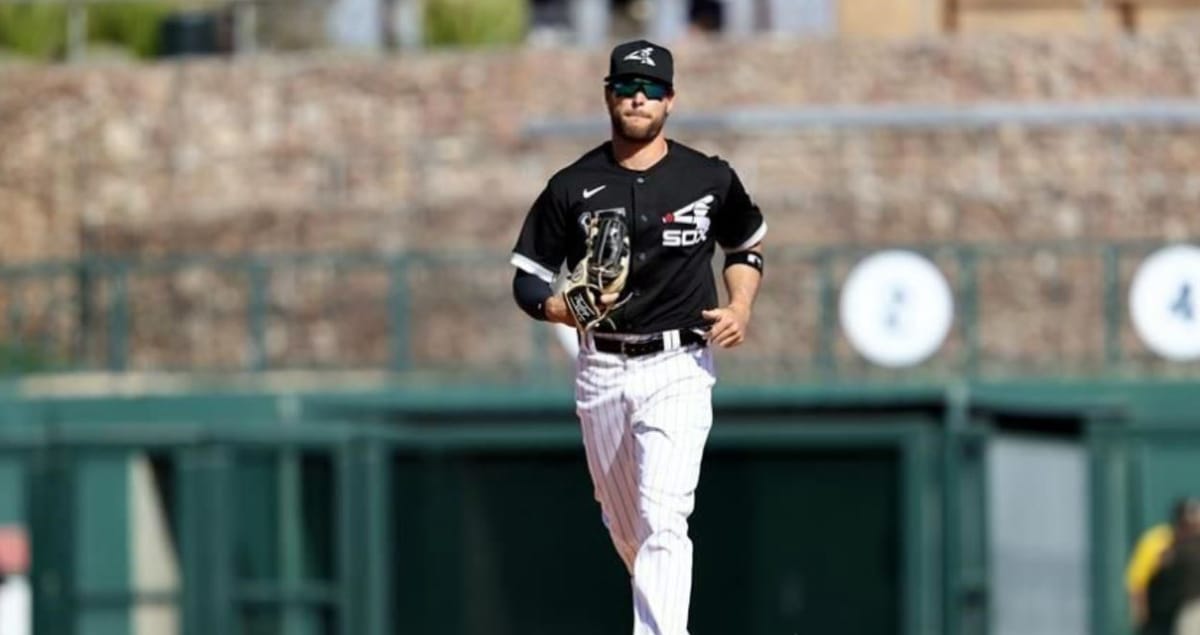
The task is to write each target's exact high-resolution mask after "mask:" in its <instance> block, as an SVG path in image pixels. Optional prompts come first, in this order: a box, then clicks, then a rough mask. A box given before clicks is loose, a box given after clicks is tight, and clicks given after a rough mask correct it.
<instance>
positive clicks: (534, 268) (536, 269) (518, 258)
mask: <svg viewBox="0 0 1200 635" xmlns="http://www.w3.org/2000/svg"><path fill="white" fill-rule="evenodd" d="M509 262H510V263H512V266H514V267H516V268H517V269H520V270H521V271H524V272H525V273H528V274H532V275H535V276H537V277H539V278H541V279H542V281H544V282H545V283H546V284H554V272H553V271H550V270H549V269H547V268H545V267H543V266H542V265H539V264H538V263H537V262H536V261H534V260H533V259H532V258H530V257H528V256H522V255H521V254H518V253H515V252H514V253H513V255H512V258H510V259H509Z"/></svg>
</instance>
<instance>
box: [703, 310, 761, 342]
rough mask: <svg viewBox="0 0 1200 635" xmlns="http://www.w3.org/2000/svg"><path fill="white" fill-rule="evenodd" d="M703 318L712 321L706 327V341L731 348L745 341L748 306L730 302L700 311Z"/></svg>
mask: <svg viewBox="0 0 1200 635" xmlns="http://www.w3.org/2000/svg"><path fill="white" fill-rule="evenodd" d="M701 314H702V315H703V316H704V319H706V320H709V321H711V322H712V326H710V327H709V329H708V341H709V342H711V343H713V344H716V345H717V346H720V347H721V348H733V347H734V346H737V345H738V344H741V343H742V342H744V341H746V325H747V324H748V323H749V322H750V308H749V307H746V306H742V305H740V304H730V305H729V306H723V307H719V308H716V309H708V310H706V311H702V312H701Z"/></svg>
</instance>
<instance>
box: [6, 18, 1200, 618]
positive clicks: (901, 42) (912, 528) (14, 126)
mask: <svg viewBox="0 0 1200 635" xmlns="http://www.w3.org/2000/svg"><path fill="white" fill-rule="evenodd" d="M549 4H551V3H536V4H535V5H534V6H533V7H531V13H530V14H529V15H531V16H532V17H531V18H530V19H531V20H533V21H534V24H535V26H537V28H534V29H532V30H531V31H529V32H528V36H527V37H524V36H523V37H524V39H525V42H524V44H523V45H520V46H516V45H505V46H493V47H488V48H483V49H478V48H475V49H470V50H461V49H456V48H439V49H437V50H419V49H414V48H411V44H412V43H411V42H408V43H407V44H406V42H405V39H404V38H405V37H408V38H412V37H413V35H412V34H411V33H409V34H408V35H407V36H406V35H404V33H406V32H405V31H404V29H399V30H398V31H397V32H396V33H393V34H392V36H393V39H395V41H390V40H389V39H388V38H387V37H381V38H380V39H379V42H376V43H375V44H373V45H372V44H370V43H368V45H367V48H368V49H371V48H372V46H377V47H379V48H384V49H389V48H393V49H395V50H388V51H381V50H371V51H368V52H367V53H366V54H364V53H363V52H361V51H360V52H357V53H349V52H347V50H346V48H347V47H350V46H351V44H353V42H350V43H347V42H342V43H341V44H340V45H339V46H340V47H341V48H338V49H336V50H335V49H334V48H333V45H332V44H329V43H326V44H327V45H328V48H321V49H320V50H315V51H314V50H307V51H292V52H287V50H288V49H289V48H293V47H292V46H291V44H290V42H292V40H288V39H287V38H286V37H284V36H281V35H278V34H274V35H272V30H271V25H272V24H273V22H272V21H271V20H270V18H271V17H272V15H281V14H272V12H271V11H272V10H271V9H270V7H271V6H272V5H270V4H265V5H262V6H263V7H264V8H263V14H262V15H259V16H258V20H259V27H258V28H259V29H260V33H259V35H260V36H261V37H262V38H263V41H261V42H258V43H255V44H254V46H253V47H252V48H255V49H258V52H257V53H256V54H253V55H249V54H243V55H238V56H235V57H232V58H230V57H225V56H221V57H216V58H214V57H207V56H188V57H180V58H172V59H162V60H158V61H155V62H153V63H148V62H137V61H133V60H130V59H119V60H118V61H114V60H113V59H112V57H113V54H112V51H110V50H107V49H105V50H104V52H103V57H101V56H99V55H95V54H94V53H95V51H94V50H93V48H89V47H88V46H85V47H83V48H74V49H73V48H71V47H70V46H67V45H66V44H62V45H61V46H62V47H65V48H61V49H59V50H58V53H57V54H59V55H62V56H65V57H67V58H70V59H71V60H73V61H74V63H71V64H60V63H53V64H44V63H40V62H39V63H32V62H29V61H27V60H26V59H24V58H12V57H6V58H5V60H6V61H5V62H4V63H3V64H2V65H0V147H2V148H3V152H2V153H0V219H2V223H0V232H2V236H0V238H2V242H0V244H2V246H0V316H3V319H0V364H2V365H3V368H4V369H5V371H6V373H7V379H6V380H5V382H4V384H3V388H2V389H0V449H2V451H3V455H2V456H0V521H4V522H5V523H7V524H9V525H11V526H15V527H19V528H21V530H22V531H24V532H25V534H26V535H27V536H28V537H29V540H30V541H31V542H32V552H33V553H32V555H33V557H32V567H31V569H30V570H29V572H28V578H29V581H30V585H31V587H32V590H33V601H34V603H33V609H34V611H33V612H34V619H35V623H36V624H37V628H38V631H37V632H38V633H39V634H42V633H49V634H59V633H64V634H65V633H88V634H91V633H96V634H105V635H107V634H110V633H111V634H118V633H121V634H123V633H152V634H158V633H164V634H170V633H176V632H181V633H189V634H191V633H196V634H199V633H205V634H207V633H245V634H252V633H264V634H265V633H287V634H292V633H305V634H307V633H355V634H357V633H364V634H371V635H374V634H376V633H392V632H402V633H430V634H439V635H440V634H443V633H446V634H451V633H464V634H475V633H479V634H487V635H493V634H496V635H499V634H503V633H551V632H553V633H561V632H570V633H581V634H582V633H612V632H621V630H622V629H624V628H625V627H626V626H627V624H628V621H629V616H628V614H627V611H626V597H625V596H626V595H627V592H628V591H627V581H625V580H622V579H621V575H620V569H619V567H617V566H616V561H615V559H614V558H612V557H611V554H610V553H609V549H608V546H607V544H606V540H607V539H606V538H605V536H604V534H603V531H602V529H601V527H600V525H599V523H598V522H597V515H596V510H595V506H594V503H593V502H592V501H591V497H590V492H589V487H588V483H587V478H586V470H585V469H584V464H583V457H582V451H581V449H580V446H579V442H578V433H577V428H576V427H575V426H576V424H575V422H574V418H573V413H572V405H571V402H570V394H571V393H570V383H569V376H570V372H569V369H570V361H569V358H568V356H567V354H566V353H565V352H564V351H563V350H562V348H561V347H560V346H559V345H558V343H557V341H556V337H555V335H554V333H553V332H552V331H551V330H550V329H547V328H545V326H544V325H540V324H531V323H530V322H529V321H528V320H527V319H526V318H524V316H522V315H521V314H520V313H519V312H518V311H517V310H516V309H515V307H513V306H512V304H511V301H510V300H509V298H508V294H509V292H508V289H509V284H508V280H509V276H510V274H511V271H510V269H509V267H508V266H507V265H506V264H505V263H506V260H507V258H506V256H507V253H506V252H507V250H508V248H509V247H511V241H512V239H513V236H515V232H516V229H517V227H518V223H519V222H520V219H521V217H522V216H523V214H524V212H525V210H526V209H527V207H528V205H529V202H530V201H531V200H532V199H533V197H534V196H536V193H537V192H538V191H539V189H540V188H541V186H542V185H543V184H544V181H545V179H546V178H547V177H548V176H549V174H550V173H552V171H553V170H554V169H556V168H557V167H558V166H561V165H562V164H564V163H565V162H566V161H568V160H570V159H571V158H573V157H574V156H576V155H578V154H579V153H580V152H581V151H582V150H583V149H585V148H587V147H590V146H591V145H592V144H594V143H596V142H597V140H598V139H599V138H602V137H603V136H604V135H605V133H606V128H605V125H604V121H603V117H602V116H601V114H600V113H599V112H598V104H599V100H598V98H599V96H600V91H599V78H600V76H601V74H602V69H603V64H604V61H605V54H606V52H607V45H606V43H605V42H607V41H608V40H604V41H603V42H596V43H591V44H587V45H584V46H567V45H565V44H564V41H567V40H569V39H570V37H571V36H570V35H569V34H570V33H573V32H572V31H570V30H569V29H568V30H567V31H563V28H562V27H561V26H559V27H554V26H553V25H552V27H546V25H544V24H542V25H538V22H537V21H538V20H539V19H545V16H546V15H551V16H553V15H556V14H554V12H553V11H551V10H549V9H547V7H546V5H549ZM577 4H579V5H595V3H588V2H583V3H577ZM616 4H617V5H619V6H618V7H617V9H616V10H614V11H615V13H614V14H613V18H612V33H611V34H610V35H612V36H616V35H619V34H621V31H620V30H621V29H634V30H636V31H637V32H643V31H649V32H650V33H652V34H656V35H661V36H662V38H663V39H664V41H666V42H669V43H670V44H671V45H672V47H673V48H674V50H675V51H676V56H677V60H678V66H679V69H678V75H679V78H680V80H679V90H680V104H679V106H680V110H679V113H678V114H677V115H676V116H675V117H673V119H672V124H671V125H672V127H673V136H675V137H677V138H679V139H681V140H684V141H686V142H688V143H689V144H692V145H694V146H697V147H699V148H702V149H704V150H707V151H709V152H713V153H719V154H721V155H722V156H725V157H727V158H729V159H730V160H731V161H732V162H733V164H734V165H735V166H737V167H738V169H739V171H740V172H741V174H742V176H743V178H744V179H745V180H746V182H747V184H748V186H749V188H750V189H751V192H752V193H753V194H754V195H755V197H756V199H757V201H758V202H759V203H760V205H761V206H762V207H763V208H764V210H765V213H766V214H767V218H768V220H769V223H770V225H771V234H770V243H769V249H770V253H771V263H770V268H769V271H768V275H767V277H766V280H765V282H764V288H763V291H762V294H761V296H760V300H759V302H758V304H757V306H756V309H755V318H754V323H753V332H752V336H751V339H750V341H749V342H748V343H747V345H746V346H744V347H742V348H741V349H740V350H737V351H735V352H733V353H730V354H726V355H722V356H720V358H719V362H718V363H719V364H720V367H721V374H722V383H721V386H720V387H719V389H718V393H717V399H716V407H717V422H718V423H717V427H716V429H715V431H714V435H713V438H712V441H711V446H710V447H711V452H710V454H709V455H708V458H707V459H706V461H707V463H706V467H705V472H704V475H703V477H702V484H701V489H700V492H699V505H698V511H697V513H696V515H695V516H694V538H695V540H696V542H697V554H698V561H697V576H696V594H695V602H694V604H695V606H694V608H693V624H694V629H693V630H694V632H695V633H697V635H706V634H709V633H719V634H729V633H739V634H740V633H747V634H757V633H763V634H769V633H790V632H800V633H804V632H816V633H869V634H875V633H905V634H926V633H947V634H952V633H993V634H1005V633H1012V634H1021V635H1032V634H1037V633H1046V634H1050V633H1053V634H1055V635H1060V634H1064V633H1105V634H1107V633H1125V632H1128V629H1127V627H1126V624H1127V619H1128V618H1127V616H1126V614H1125V606H1124V603H1125V599H1124V596H1123V591H1122V587H1121V584H1122V581H1121V572H1122V567H1123V565H1124V560H1125V557H1126V556H1127V554H1128V550H1129V547H1130V545H1131V544H1132V541H1133V540H1134V538H1135V537H1136V536H1137V534H1138V532H1139V531H1140V530H1141V529H1143V528H1145V527H1147V526H1149V525H1151V524H1154V523H1157V522H1159V521H1161V520H1162V519H1163V516H1164V514H1165V512H1166V509H1167V503H1168V501H1169V500H1171V499H1172V498H1173V497H1175V496H1177V495H1180V494H1184V493H1195V492H1196V489H1197V488H1198V487H1200V485H1197V483H1198V482H1200V428H1197V427H1196V416H1195V412H1196V411H1197V406H1198V405H1200V403H1198V402H1200V397H1198V396H1197V391H1196V389H1195V383H1194V382H1195V377H1196V366H1195V363H1194V362H1170V361H1166V360H1164V359H1162V358H1160V357H1159V356H1157V355H1155V354H1153V353H1152V352H1151V351H1150V350H1148V349H1147V347H1146V346H1145V345H1144V344H1143V342H1142V341H1141V339H1140V338H1139V337H1138V334H1137V333H1136V332H1135V329H1134V328H1133V326H1132V324H1131V322H1130V319H1129V308H1128V306H1127V296H1128V290H1129V286H1130V282H1131V279H1132V277H1133V275H1134V271H1135V270H1136V268H1137V266H1138V265H1139V263H1140V262H1141V261H1142V259H1143V258H1144V257H1145V256H1146V255H1147V254H1149V253H1151V252H1152V251H1154V250H1155V249H1157V248H1159V247H1161V246H1164V245H1167V244H1174V243H1180V242H1184V243H1186V242H1188V241H1192V240H1195V237H1196V236H1197V234H1198V233H1200V227H1197V224H1198V223H1200V220H1198V219H1200V215H1197V214H1196V211H1195V210H1196V204H1197V202H1198V201H1200V176H1196V175H1195V174H1194V169H1193V166H1194V165H1195V164H1196V161H1197V156H1198V155H1200V145H1198V144H1197V143H1196V142H1197V141H1198V139H1197V135H1198V131H1200V128H1198V125H1200V106H1198V105H1197V102H1196V97H1197V94H1198V92H1200V39H1197V36H1196V34H1195V28H1194V26H1195V24H1196V23H1195V22H1194V9H1192V8H1190V7H1189V6H1188V5H1187V3H1186V2H1175V3H1167V4H1164V5H1153V4H1149V3H1147V4H1145V5H1143V4H1142V3H1119V4H1121V6H1116V7H1113V6H1110V5H1109V4H1108V3H1103V2H1093V3H1074V2H1062V3H1059V4H1061V6H1059V5H1058V4H1056V5H1055V6H1054V7H1047V6H1041V7H1040V8H1030V7H1031V6H1032V5H1031V3H1025V4H1022V3H1018V2H1001V1H998V0H997V1H994V2H990V4H989V1H985V0H978V1H977V2H946V3H932V2H915V1H914V2H907V3H905V2H896V3H894V5H892V6H891V9H890V10H891V13H888V14H881V13H879V11H881V10H879V9H878V7H874V9H873V8H872V6H871V5H869V4H868V3H864V2H855V1H853V0H846V1H844V2H841V3H834V2H829V3H820V2H806V3H802V4H805V6H806V7H808V9H807V12H803V15H807V16H809V17H810V18H811V17H812V16H814V15H816V16H824V17H823V18H822V19H821V20H811V19H810V20H808V21H805V20H799V21H798V22H794V23H789V24H791V25H792V26H791V27H788V28H790V31H789V30H788V29H785V28H783V27H780V25H779V24H775V23H772V22H770V20H769V19H768V18H765V17H763V15H762V9H761V7H760V13H759V14H758V18H756V19H757V22H753V23H752V24H750V25H749V26H748V31H744V32H736V31H735V30H733V29H729V30H728V31H729V32H727V33H725V34H723V35H720V34H712V33H699V32H697V31H696V29H695V25H693V28H692V29H687V30H685V23H684V21H683V20H682V18H683V15H684V14H683V13H680V14H679V15H678V16H677V18H678V19H677V20H676V23H675V26H674V27H672V25H671V24H670V23H667V22H664V21H663V19H662V18H655V17H653V16H656V15H658V16H661V15H668V14H669V11H666V10H661V11H660V12H659V13H658V14H654V13H651V14H650V15H651V18H645V16H643V18H644V19H646V21H645V22H638V20H637V19H636V18H637V15H636V12H634V13H630V12H629V11H628V10H627V9H628V8H629V7H627V6H625V5H626V3H616ZM734 4H736V3H734ZM771 4H772V3H760V5H762V7H765V6H768V5H771ZM411 5H412V3H408V2H398V3H388V6H389V7H392V8H394V9H396V10H398V11H404V10H409V9H410V8H411ZM667 5H671V3H664V6H667ZM38 6H44V5H38ZM54 6H57V5H54ZM240 6H241V5H239V7H240ZM788 6H792V7H793V8H794V7H796V6H800V5H799V4H797V5H788ZM822 6H823V7H825V9H824V13H821V11H822V10H821V9H820V7H822ZM304 7H306V8H307V9H308V10H314V11H317V9H321V7H320V6H319V4H314V3H305V4H304ZM314 7H315V8H314ZM277 10H278V9H276V11H277ZM324 10H330V9H329V8H328V7H325V9H324ZM464 10H465V9H464ZM317 13H320V11H317ZM65 15H66V14H64V16H65ZM630 16H632V17H630ZM746 26H747V25H745V24H743V25H742V27H746ZM672 28H674V29H675V30H674V31H672ZM589 29H590V27H586V25H585V26H581V27H580V28H579V29H578V33H577V35H578V37H580V38H581V39H583V40H584V41H589V40H588V39H589V38H595V37H596V35H595V34H594V33H592V31H594V29H591V30H589ZM521 32H522V33H525V32H524V31H523V30H522V31H521ZM289 33H292V32H289ZM625 34H627V35H629V34H632V32H626V33H625ZM272 38H274V39H272ZM368 39H369V38H368ZM214 42H215V40H214ZM273 42H274V44H272V43H273ZM357 45H358V46H360V47H361V46H363V45H362V43H361V42H359V43H358V44H357ZM75 46H76V47H78V43H76V45H75ZM89 46H90V45H89ZM239 46H242V47H244V46H246V44H245V42H244V41H239ZM218 48H219V47H218ZM89 53H93V56H92V57H91V58H90V59H89V58H88V54H89ZM98 57H99V58H100V59H97V58H98ZM896 247H905V248H911V249H915V250H917V251H919V252H922V253H924V254H926V255H928V256H929V257H930V258H931V259H932V260H933V261H934V262H935V263H936V264H937V265H938V266H939V268H940V269H941V270H942V272H943V273H944V275H945V276H946V277H947V279H948V280H949V282H950V284H951V288H952V290H953V293H954V300H955V314H954V324H953V327H952V329H951V332H950V334H949V335H948V337H947V339H946V341H945V343H944V344H943V345H942V346H941V347H940V348H939V349H938V352H937V353H936V354H935V355H934V356H933V357H931V358H930V359H929V360H927V361H925V362H924V363H922V364H920V365H919V366H916V367H912V368H906V369H902V370H894V369H884V368H879V367H876V366H874V365H872V364H870V363H868V362H866V361H865V360H864V359H863V358H862V357H861V356H860V355H859V353H857V352H856V351H855V350H854V348H853V347H852V346H851V345H850V343H849V341H848V340H847V338H846V336H845V334H844V333H843V332H842V330H841V328H840V325H839V321H838V317H839V316H838V311H837V309H838V303H837V299H838V294H839V291H840V289H841V286H842V284H843V282H844V280H845V278H846V275H847V273H848V272H849V270H850V268H851V267H852V266H853V265H854V264H855V262H857V261H858V260H859V259H860V258H862V257H863V256H865V255H867V254H870V253H872V252H875V251H877V250H881V249H886V248H896Z"/></svg>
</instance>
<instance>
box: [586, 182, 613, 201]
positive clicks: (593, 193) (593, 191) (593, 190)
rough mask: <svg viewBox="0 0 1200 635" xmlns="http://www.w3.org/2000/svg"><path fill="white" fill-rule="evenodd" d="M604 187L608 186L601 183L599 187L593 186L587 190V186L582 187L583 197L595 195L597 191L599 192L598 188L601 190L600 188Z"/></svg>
mask: <svg viewBox="0 0 1200 635" xmlns="http://www.w3.org/2000/svg"><path fill="white" fill-rule="evenodd" d="M606 187H608V186H607V185H601V186H600V187H595V188H592V189H590V190H589V189H587V188H584V190H583V198H585V199H588V198H591V197H593V196H595V195H596V193H597V192H599V191H600V190H602V189H604V188H606Z"/></svg>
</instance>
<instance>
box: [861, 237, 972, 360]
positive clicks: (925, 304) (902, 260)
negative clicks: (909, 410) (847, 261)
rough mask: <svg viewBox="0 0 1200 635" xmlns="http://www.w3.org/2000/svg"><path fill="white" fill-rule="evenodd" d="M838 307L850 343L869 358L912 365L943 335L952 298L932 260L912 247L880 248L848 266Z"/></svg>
mask: <svg viewBox="0 0 1200 635" xmlns="http://www.w3.org/2000/svg"><path fill="white" fill-rule="evenodd" d="M839 312H840V314H841V323H842V330H843V331H845V333H846V337H847V338H848V339H849V340H850V344H851V345H852V346H853V347H854V349H855V350H857V351H858V352H859V354H860V355H862V356H863V357H865V358H866V359H867V360H868V361H870V362H872V363H874V364H878V365H880V366H888V367H893V368H895V367H901V366H913V365H916V364H919V363H921V362H922V361H924V360H925V359H927V358H928V357H929V356H930V355H933V354H934V353H935V352H936V351H937V349H938V348H939V347H941V345H942V342H943V341H945V339H946V334H947V333H949V332H950V324H951V322H953V319H954V299H953V298H952V297H951V295H950V285H948V284H947V283H946V278H945V277H944V276H942V272H941V271H938V268H937V267H936V266H934V264H933V263H932V262H930V261H929V260H927V259H926V258H924V257H923V256H921V255H919V254H915V253H913V252H910V251H899V250H893V251H882V252H879V253H876V254H873V255H871V256H869V257H867V258H866V259H864V260H863V261H861V262H859V263H858V264H857V265H855V266H854V269H852V270H851V271H850V275H849V276H848V277H847V278H846V283H845V286H843V287H842V296H841V303H840V307H839Z"/></svg>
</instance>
